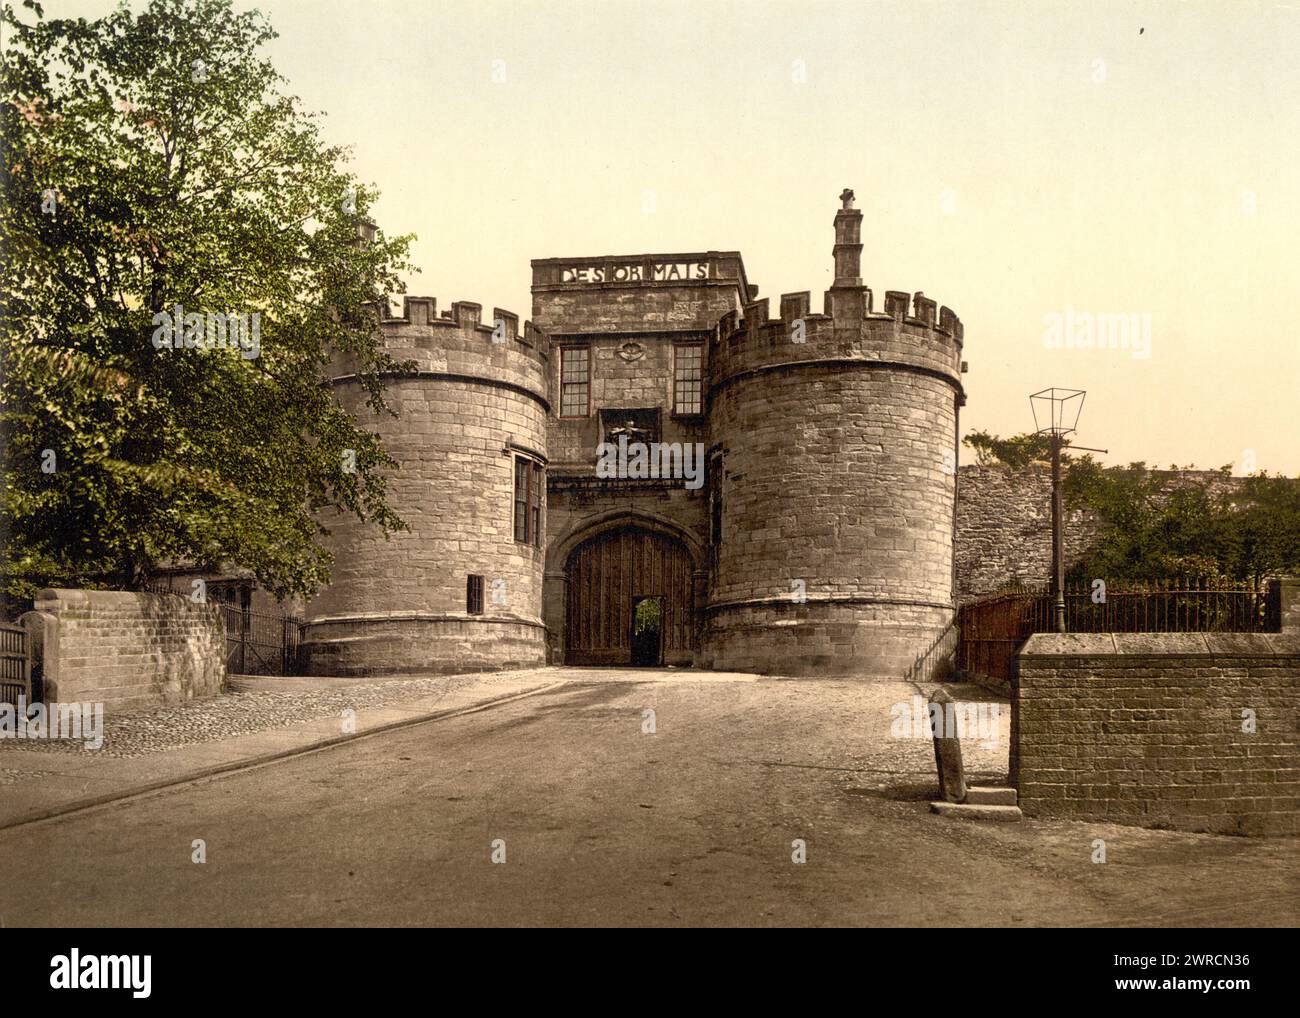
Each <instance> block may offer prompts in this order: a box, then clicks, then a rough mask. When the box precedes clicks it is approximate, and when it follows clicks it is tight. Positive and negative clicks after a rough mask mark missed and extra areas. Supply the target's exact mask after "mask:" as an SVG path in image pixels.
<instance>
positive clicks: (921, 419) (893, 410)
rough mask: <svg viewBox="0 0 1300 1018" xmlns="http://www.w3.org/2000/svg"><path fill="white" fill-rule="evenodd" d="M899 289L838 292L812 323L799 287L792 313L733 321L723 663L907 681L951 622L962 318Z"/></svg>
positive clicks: (715, 599) (722, 343) (718, 406)
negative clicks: (878, 294) (877, 300)
mask: <svg viewBox="0 0 1300 1018" xmlns="http://www.w3.org/2000/svg"><path fill="white" fill-rule="evenodd" d="M888 297H889V299H888V301H887V303H888V306H889V308H890V312H889V313H888V314H883V313H873V312H872V310H871V307H872V298H871V293H870V291H869V290H867V289H866V288H865V287H861V286H854V287H843V288H838V289H832V290H831V291H829V292H828V293H827V295H826V305H825V306H826V308H827V313H826V314H822V315H815V316H813V315H809V314H808V295H807V294H787V295H784V296H782V298H781V318H780V319H776V320H769V318H768V315H767V302H766V301H756V302H754V303H753V304H751V305H749V306H747V307H746V308H745V316H744V319H743V321H742V322H740V323H739V325H737V323H736V322H735V321H734V320H733V316H728V317H726V318H724V319H723V321H722V323H721V325H720V327H719V332H718V336H717V339H716V341H715V342H714V343H713V346H712V349H711V357H712V360H711V364H710V381H711V385H712V398H711V400H710V417H709V421H710V429H711V433H712V437H713V439H714V441H715V443H717V444H718V446H719V448H720V451H721V454H722V492H721V499H722V527H721V532H722V535H723V536H722V542H721V547H720V548H719V550H718V555H717V569H716V571H715V573H714V575H713V576H711V577H710V582H709V603H708V606H707V616H706V623H705V633H704V644H705V659H706V661H707V662H708V663H709V665H710V666H711V667H714V668H734V669H745V670H754V671H764V672H771V671H775V672H779V673H782V674H842V675H853V676H858V677H874V676H880V677H884V676H898V675H901V674H903V673H904V672H905V671H906V669H907V668H908V667H909V666H910V665H911V664H912V663H913V661H914V660H915V659H916V657H917V656H918V655H919V654H921V653H922V652H923V651H924V650H925V649H926V648H928V647H929V646H930V645H931V643H932V642H933V640H934V639H935V637H937V636H938V635H939V634H940V633H941V632H942V630H943V628H944V627H945V626H946V625H947V624H948V623H949V622H950V621H951V619H952V617H953V600H952V594H953V575H952V569H953V558H952V551H953V514H954V499H955V478H954V470H953V465H954V456H955V443H956V427H957V403H958V400H959V396H960V391H961V390H960V383H959V362H960V349H961V340H962V337H961V331H960V325H959V323H958V322H957V321H956V318H955V316H953V315H952V313H951V312H950V311H948V309H946V308H945V309H944V315H943V319H942V324H938V323H936V320H935V310H936V309H935V302H934V301H931V300H928V299H927V298H925V297H924V295H922V294H917V295H916V298H915V305H914V306H915V316H912V315H909V314H908V313H907V312H908V311H909V310H910V308H911V306H912V301H911V299H910V298H908V299H900V298H907V295H904V294H894V293H893V292H891V293H890V294H889V295H888ZM796 320H797V321H799V322H801V323H802V324H803V326H804V331H803V332H802V334H801V337H800V339H799V340H798V341H794V340H792V338H791V336H792V322H794V321H796ZM796 594H797V595H799V596H797V597H796V596H795V595H796Z"/></svg>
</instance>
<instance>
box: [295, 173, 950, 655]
mask: <svg viewBox="0 0 1300 1018" xmlns="http://www.w3.org/2000/svg"><path fill="white" fill-rule="evenodd" d="M841 199H842V207H841V208H840V209H839V211H838V212H837V213H836V215H835V218H834V231H835V241H834V246H833V249H832V255H833V258H834V265H835V279H834V283H833V284H832V286H831V288H830V289H829V290H828V291H826V293H825V296H824V301H823V307H822V310H821V311H820V312H816V313H815V312H813V311H812V309H811V301H810V294H809V293H808V292H802V293H789V294H783V295H782V296H781V298H780V301H779V307H778V308H777V312H776V314H775V315H773V314H772V312H771V309H770V308H769V304H768V301H767V300H766V299H759V296H758V287H757V286H755V285H753V284H751V283H750V282H749V281H748V279H747V277H746V275H745V267H744V263H743V261H742V259H741V256H740V254H739V253H737V252H734V251H697V252H687V253H671V254H647V255H620V256H603V257H582V258H548V259H541V260H536V261H534V262H533V263H532V271H533V285H532V294H533V307H532V321H531V322H527V323H525V325H524V327H523V329H520V327H519V320H518V317H517V316H515V315H513V314H510V313H509V312H506V311H502V310H499V309H494V310H493V312H492V315H491V317H490V318H486V319H485V318H484V316H483V315H482V309H481V308H480V307H479V306H478V305H477V304H467V303H456V304H453V305H452V307H451V309H450V310H449V311H444V312H442V313H441V314H439V313H438V312H437V307H436V303H435V301H434V300H433V299H432V298H424V297H408V298H406V300H405V304H404V308H403V315H402V317H401V318H400V319H392V318H385V319H384V320H383V321H382V325H381V327H382V329H383V334H384V338H385V342H386V345H387V346H388V348H389V349H390V350H391V352H392V353H393V354H394V356H395V357H396V358H397V359H399V360H405V359H411V360H414V361H415V362H416V363H417V365H418V367H419V371H418V374H415V375H409V376H402V377H400V378H394V379H392V380H391V382H390V395H391V401H392V403H393V404H394V405H395V406H396V407H397V409H398V410H399V411H400V415H399V417H397V418H396V419H392V418H384V417H380V416H378V415H375V414H373V413H371V412H370V411H369V410H367V409H366V407H365V403H364V396H365V394H364V392H362V391H361V388H360V386H359V385H358V384H357V383H356V380H355V378H354V377H353V376H352V375H351V374H350V373H349V371H348V370H347V365H346V364H344V363H342V362H338V363H336V364H335V366H334V368H333V370H332V372H331V374H332V381H333V385H334V387H335V390H336V392H337V394H338V397H339V399H340V400H341V401H343V402H344V403H345V405H347V406H349V407H350V408H352V409H353V411H354V412H355V413H357V414H358V416H359V417H360V418H361V419H362V421H363V423H364V424H365V425H366V426H367V427H369V428H371V429H372V430H375V431H377V432H378V433H379V434H380V435H381V436H382V437H383V439H384V441H385V444H386V445H387V448H388V449H389V451H390V452H391V453H392V455H393V456H394V458H395V459H396V460H397V461H398V462H399V463H400V464H401V470H400V471H397V472H395V473H394V475H393V477H392V479H391V480H390V500H391V502H392V504H393V506H394V508H395V509H396V511H397V512H398V513H399V515H401V516H402V517H403V519H405V520H406V522H407V523H408V524H409V526H410V530H409V531H406V532H403V533H400V534H395V535H393V536H392V537H391V538H390V539H389V540H385V539H384V537H383V536H382V534H379V533H378V532H372V528H368V527H365V526H363V525H361V524H358V523H357V522H356V521H355V520H348V519H344V518H342V517H339V518H337V519H331V520H327V521H324V522H325V523H326V526H327V527H329V528H330V530H331V536H330V542H331V548H332V550H333V552H334V554H335V558H336V564H335V571H334V576H333V579H332V582H331V584H330V586H329V587H327V588H326V589H325V590H323V591H322V592H321V593H320V595H319V596H318V597H317V598H315V599H314V600H313V601H312V602H311V603H310V604H309V605H308V609H307V622H308V626H307V632H306V639H305V645H306V647H307V650H308V654H309V662H310V664H309V669H310V670H311V671H312V672H313V673H316V674H345V675H357V674H373V673H383V672H429V671H467V670H474V669H480V668H508V667H525V666H530V665H538V664H542V663H544V662H551V663H556V664H561V663H563V664H583V665H630V664H646V665H655V664H663V665H677V666H696V667H708V668H716V669H728V670H749V671H759V672H769V673H779V674H794V675H800V674H809V675H812V674H816V675H845V676H859V677H864V678H872V677H897V676H899V675H901V674H902V673H903V672H904V670H905V669H906V668H907V667H908V666H909V665H910V664H911V663H912V662H913V661H915V660H916V658H917V657H918V656H919V655H921V654H923V653H924V652H925V651H926V650H927V649H928V648H929V647H930V646H932V645H933V644H934V642H935V641H936V640H937V639H939V638H941V637H942V636H943V635H944V634H945V632H946V631H947V630H948V627H949V625H950V623H951V621H952V619H953V616H954V613H955V590H954V587H955V583H954V566H953V563H954V556H953V543H954V541H953V538H954V525H955V507H956V462H957V441H958V411H959V407H960V406H961V404H962V403H963V401H964V395H963V390H962V385H961V371H962V360H961V354H962V342H963V336H962V325H961V322H960V320H959V319H958V318H957V316H956V315H955V314H954V313H953V312H952V311H951V310H949V309H948V308H946V307H944V308H937V305H936V302H935V301H933V300H931V299H929V298H927V297H926V296H925V295H924V293H920V292H918V293H914V294H909V293H905V292H900V291H892V290H890V291H886V292H885V293H884V295H883V300H882V301H881V306H880V307H877V302H876V299H875V296H874V295H873V292H872V290H871V289H870V288H869V287H867V286H865V285H864V284H863V282H862V279H861V275H860V269H859V266H860V260H861V251H862V245H861V240H860V231H861V224H862V213H861V212H859V211H857V210H855V209H854V208H853V195H852V192H849V191H846V192H845V193H844V195H842V196H841ZM611 449H617V450H621V452H620V455H621V456H623V458H624V459H623V461H622V462H625V463H626V464H627V466H626V468H620V469H618V470H610V469H602V468H601V464H602V462H603V459H604V457H606V456H607V455H609V450H611ZM640 449H647V450H653V451H654V452H655V456H654V459H653V464H651V465H653V466H654V469H649V466H647V468H646V469H636V468H635V467H633V466H632V465H631V460H630V459H629V458H628V451H629V450H631V451H632V454H633V456H635V455H636V454H637V452H638V450H640ZM664 450H670V451H671V450H676V451H677V456H676V458H675V459H674V457H673V456H672V455H668V454H667V453H664ZM683 450H685V451H687V452H690V453H691V454H692V455H691V457H690V463H689V466H690V468H691V469H690V470H687V469H685V466H686V465H687V463H686V461H687V457H686V456H684V455H681V451H683ZM695 450H700V451H702V453H703V457H702V458H703V462H702V463H698V462H696V457H695ZM660 453H664V454H663V455H660ZM674 463H678V464H682V469H675V468H674V467H673V464H674ZM664 464H667V465H668V466H667V467H666V468H665V467H664ZM701 476H702V478H703V481H702V483H701V480H700V478H701Z"/></svg>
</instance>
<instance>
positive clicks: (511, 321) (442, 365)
mask: <svg viewBox="0 0 1300 1018" xmlns="http://www.w3.org/2000/svg"><path fill="white" fill-rule="evenodd" d="M369 307H370V311H371V312H372V313H373V314H374V316H375V318H376V321H377V323H378V324H379V326H380V330H381V332H382V335H383V344H384V348H385V350H386V351H387V352H388V354H389V355H390V356H392V357H393V358H394V359H395V360H397V361H402V362H405V361H411V362H414V366H415V370H416V371H417V372H418V373H419V374H420V375H455V376H461V377H467V378H482V379H484V380H485V381H491V382H501V383H508V384H510V385H514V386H519V387H522V388H526V389H528V390H529V391H531V392H536V393H538V394H539V395H540V396H541V397H542V398H543V399H545V394H546V391H547V373H548V372H547V365H548V363H549V360H550V340H549V338H548V337H547V336H546V334H545V333H543V332H542V331H541V330H539V329H536V328H534V327H533V323H532V322H524V323H523V330H522V331H521V330H520V328H519V316H518V315H517V314H515V313H514V312H512V311H506V310H504V309H502V308H493V309H492V313H491V315H490V317H487V318H485V317H484V315H483V305H481V304H478V303H475V302H474V301H455V302H453V303H452V305H451V307H450V308H449V309H447V310H445V311H443V312H442V313H441V314H439V313H438V302H437V300H436V299H435V298H433V297H404V298H403V300H402V314H401V316H400V317H395V316H393V315H391V314H389V309H388V307H387V305H386V304H385V303H383V302H376V303H374V304H372V305H370V306H369ZM355 364H356V361H355V357H354V356H352V355H350V354H336V355H335V356H334V357H333V358H331V361H330V365H329V369H328V373H329V375H330V377H331V378H333V379H334V380H335V381H336V382H338V381H343V380H346V379H348V378H350V377H351V376H352V375H354V374H355V370H356V368H355Z"/></svg>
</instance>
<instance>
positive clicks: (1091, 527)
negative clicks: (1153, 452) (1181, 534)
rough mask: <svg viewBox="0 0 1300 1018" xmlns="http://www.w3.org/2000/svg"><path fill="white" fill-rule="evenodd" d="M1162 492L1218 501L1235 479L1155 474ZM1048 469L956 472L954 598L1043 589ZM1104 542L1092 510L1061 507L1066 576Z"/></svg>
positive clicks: (1047, 556)
mask: <svg viewBox="0 0 1300 1018" xmlns="http://www.w3.org/2000/svg"><path fill="white" fill-rule="evenodd" d="M1155 474H1156V476H1157V478H1158V479H1159V480H1160V482H1161V485H1162V488H1163V490H1166V491H1172V490H1174V489H1176V488H1180V487H1183V488H1186V487H1191V486H1197V487H1205V488H1207V489H1208V490H1209V492H1210V494H1211V496H1218V495H1219V494H1222V493H1224V492H1226V491H1230V490H1232V489H1233V488H1235V487H1237V486H1239V485H1240V484H1241V482H1242V480H1243V478H1240V477H1224V476H1223V475H1222V474H1221V473H1219V472H1218V471H1214V470H1160V471H1155ZM1051 527H1052V469H1051V467H1049V466H1045V465H1039V464H1033V465H1031V466H1028V467H1024V468H1022V469H1019V470H1013V469H1011V468H1010V467H1005V466H1000V465H989V466H983V465H979V464H970V465H967V466H963V467H961V468H959V469H958V471H957V552H956V553H957V598H958V600H959V601H961V602H965V601H970V600H972V599H974V598H977V597H979V596H980V595H981V594H987V593H991V592H993V591H995V590H999V589H1001V588H1002V587H1005V586H1007V585H1008V584H1011V583H1017V582H1018V583H1023V584H1025V585H1026V586H1036V585H1040V584H1045V583H1047V582H1048V580H1049V578H1050V575H1051V568H1052V531H1051ZM1100 534H1101V526H1100V522H1099V520H1098V519H1097V517H1096V514H1095V513H1093V512H1092V511H1091V510H1089V509H1086V508H1085V509H1074V510H1071V509H1070V508H1069V506H1068V505H1067V507H1066V523H1065V550H1066V568H1067V570H1068V569H1069V566H1070V564H1071V563H1073V562H1077V561H1078V560H1079V559H1081V558H1083V556H1084V555H1085V554H1087V552H1088V551H1089V550H1090V549H1091V548H1093V547H1094V546H1095V544H1096V541H1097V540H1098V538H1099V536H1100Z"/></svg>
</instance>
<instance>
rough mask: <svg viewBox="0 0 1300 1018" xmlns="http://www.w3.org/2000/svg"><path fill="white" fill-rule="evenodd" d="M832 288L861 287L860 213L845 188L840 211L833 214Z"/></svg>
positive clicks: (841, 196) (849, 192)
mask: <svg viewBox="0 0 1300 1018" xmlns="http://www.w3.org/2000/svg"><path fill="white" fill-rule="evenodd" d="M831 253H832V254H833V255H834V256H835V282H834V284H833V285H834V286H837V287H841V286H861V285H862V213H861V212H859V211H858V210H857V209H855V208H854V207H853V192H852V191H851V190H849V189H848V188H847V187H846V188H845V189H844V191H843V192H842V193H841V194H840V210H839V211H838V212H836V213H835V247H833V248H832V249H831Z"/></svg>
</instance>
